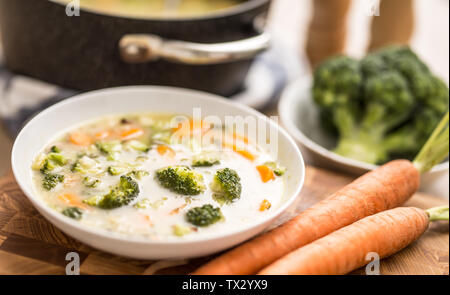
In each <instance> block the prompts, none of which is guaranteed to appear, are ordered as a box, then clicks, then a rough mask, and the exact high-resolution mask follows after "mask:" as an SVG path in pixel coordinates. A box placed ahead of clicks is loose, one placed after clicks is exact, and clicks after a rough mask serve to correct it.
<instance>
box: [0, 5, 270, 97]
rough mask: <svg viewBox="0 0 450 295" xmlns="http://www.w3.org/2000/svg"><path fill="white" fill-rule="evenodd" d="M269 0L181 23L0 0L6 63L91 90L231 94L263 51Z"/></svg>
mask: <svg viewBox="0 0 450 295" xmlns="http://www.w3.org/2000/svg"><path fill="white" fill-rule="evenodd" d="M269 4H270V0H248V1H245V2H243V3H242V4H240V5H237V6H235V7H232V8H230V9H228V10H224V11H223V12H218V13H212V14H208V15H205V16H199V17H189V18H164V19H160V18H153V19H152V18H131V17H122V16H116V15H109V14H106V13H105V14H103V13H99V12H94V11H88V10H86V9H83V8H82V9H81V11H80V15H79V16H76V15H74V16H68V15H67V14H66V12H69V14H74V13H75V14H76V10H73V9H71V8H73V7H71V6H69V7H66V6H65V5H63V4H60V3H55V2H52V1H48V0H0V29H1V35H2V39H3V40H2V41H3V52H4V57H5V63H6V65H7V66H8V67H9V68H10V69H11V70H13V71H15V72H18V73H23V74H26V75H29V76H32V77H36V78H38V79H41V80H44V81H47V82H50V83H55V84H58V85H61V86H65V87H69V88H73V89H79V90H92V89H98V88H104V87H111V86H121V85H148V84H157V85H170V86H179V87H187V88H193V89H199V90H204V91H208V92H213V93H217V94H220V95H225V96H227V95H231V94H233V93H235V92H237V91H239V90H240V87H241V85H242V82H243V80H244V78H245V76H246V74H247V72H248V69H249V67H250V65H251V63H252V61H253V58H254V57H255V56H256V55H257V54H258V53H260V52H262V51H264V50H265V49H267V47H268V45H269V37H268V35H267V34H266V33H264V32H263V30H262V26H263V25H261V24H263V23H264V21H265V18H266V16H267V12H268V9H269Z"/></svg>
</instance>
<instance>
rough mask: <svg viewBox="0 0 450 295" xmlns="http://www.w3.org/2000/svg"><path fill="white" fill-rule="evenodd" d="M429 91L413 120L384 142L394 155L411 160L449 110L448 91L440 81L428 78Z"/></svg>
mask: <svg viewBox="0 0 450 295" xmlns="http://www.w3.org/2000/svg"><path fill="white" fill-rule="evenodd" d="M430 82H431V83H432V84H433V86H432V87H430V89H431V91H430V92H429V93H428V96H427V97H422V98H421V99H420V100H419V106H418V107H417V109H416V111H415V114H414V116H413V118H411V119H410V122H408V124H406V125H405V126H402V127H401V128H399V129H398V130H395V131H394V132H392V133H391V134H389V135H388V136H387V137H386V139H385V142H384V145H385V146H386V149H387V150H388V151H389V152H390V153H391V154H394V155H399V156H402V157H404V158H408V159H412V158H414V156H415V155H416V154H417V152H418V151H419V150H420V149H421V148H422V146H423V145H424V144H425V142H426V141H427V139H428V137H429V136H430V135H431V133H432V132H433V130H434V128H436V126H437V125H438V123H439V121H440V120H441V118H442V117H443V116H444V115H445V113H446V112H447V111H448V108H449V91H448V88H447V86H446V85H445V83H444V82H442V80H440V79H439V78H437V77H435V76H430Z"/></svg>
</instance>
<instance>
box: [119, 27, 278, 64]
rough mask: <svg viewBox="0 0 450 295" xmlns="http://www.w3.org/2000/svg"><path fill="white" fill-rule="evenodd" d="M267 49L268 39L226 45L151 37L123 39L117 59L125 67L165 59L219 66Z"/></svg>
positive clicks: (134, 36) (264, 35)
mask: <svg viewBox="0 0 450 295" xmlns="http://www.w3.org/2000/svg"><path fill="white" fill-rule="evenodd" d="M269 46H270V35H269V33H267V32H263V33H261V34H260V35H257V36H255V37H251V38H248V39H244V40H238V41H232V42H225V43H213V44H206V43H192V42H186V41H176V40H168V39H163V38H161V37H159V36H157V35H152V34H132V35H125V36H123V37H122V38H121V40H120V42H119V51H120V56H121V58H122V60H123V61H124V62H127V63H144V62H148V61H154V60H157V59H160V58H161V59H165V60H168V61H172V62H178V63H183V64H191V65H208V64H220V63H228V62H233V61H238V60H242V59H249V58H252V57H254V56H255V55H257V54H258V53H260V52H263V51H265V50H266V49H268V48H269Z"/></svg>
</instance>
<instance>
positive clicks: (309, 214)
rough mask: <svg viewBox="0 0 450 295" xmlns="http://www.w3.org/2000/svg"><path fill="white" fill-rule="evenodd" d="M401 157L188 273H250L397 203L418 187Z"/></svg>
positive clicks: (413, 170)
mask: <svg viewBox="0 0 450 295" xmlns="http://www.w3.org/2000/svg"><path fill="white" fill-rule="evenodd" d="M419 181H420V175H419V172H418V171H417V169H416V168H415V166H414V165H413V163H411V162H410V161H407V160H396V161H392V162H389V163H387V164H385V165H383V166H381V167H380V168H378V169H376V170H374V171H372V172H369V173H367V174H365V175H363V176H361V177H359V178H358V179H356V180H355V181H353V182H352V183H351V184H349V185H347V186H345V187H344V188H342V189H341V190H339V191H338V192H336V193H335V194H333V195H331V196H330V197H329V198H327V199H325V200H323V201H321V202H319V203H317V204H316V205H314V206H312V207H310V208H309V209H307V210H306V211H304V212H302V213H300V214H299V215H298V216H296V217H295V218H293V219H291V220H290V221H288V222H287V223H285V224H283V225H281V226H280V227H278V228H276V229H274V230H272V231H270V232H268V233H266V234H263V235H261V236H259V237H256V238H255V239H253V240H250V241H248V242H246V243H244V244H242V245H241V246H238V247H236V248H235V249H233V250H231V251H229V252H227V253H225V254H223V255H221V256H219V257H218V258H216V259H214V260H212V261H210V262H209V263H207V264H206V265H204V266H202V267H200V268H199V269H198V270H197V271H195V272H194V274H232V275H237V274H255V273H257V272H258V271H259V270H261V269H262V268H263V267H265V266H267V265H269V264H270V263H272V262H274V261H275V260H277V259H279V258H281V257H282V256H284V255H286V254H288V253H289V252H291V251H293V250H295V249H297V248H299V247H301V246H304V245H306V244H308V243H310V242H312V241H315V240H317V239H319V238H321V237H324V236H326V235H328V234H330V233H332V232H334V231H335V230H338V229H340V228H342V227H344V226H347V225H349V224H352V223H353V222H355V221H357V220H360V219H362V218H364V217H366V216H370V215H373V214H375V213H378V212H381V211H384V210H387V209H392V208H395V207H398V206H400V205H401V204H403V203H404V202H405V201H406V200H408V199H409V198H410V197H411V196H412V195H413V194H414V192H416V190H417V189H418V187H419Z"/></svg>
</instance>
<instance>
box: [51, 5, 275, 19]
mask: <svg viewBox="0 0 450 295" xmlns="http://www.w3.org/2000/svg"><path fill="white" fill-rule="evenodd" d="M47 1H49V2H52V3H54V4H56V5H60V6H63V7H65V6H66V5H67V3H63V2H61V1H59V0H47ZM271 1H272V0H246V1H245V2H242V3H239V4H236V5H234V6H231V7H229V8H225V9H220V10H218V11H215V12H211V13H206V14H200V15H192V16H181V17H179V16H165V17H145V16H133V15H126V14H123V15H122V14H116V13H112V12H105V11H101V9H92V8H84V7H81V11H84V12H87V13H91V14H94V15H98V16H106V17H113V18H121V19H128V20H141V21H170V22H186V21H202V20H210V19H216V18H224V17H228V16H233V15H238V14H241V13H245V12H247V11H250V10H252V9H255V8H257V7H260V6H263V5H265V4H266V3H269V4H270V3H271Z"/></svg>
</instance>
